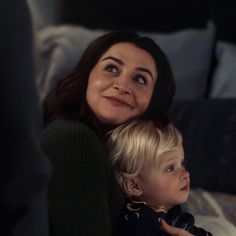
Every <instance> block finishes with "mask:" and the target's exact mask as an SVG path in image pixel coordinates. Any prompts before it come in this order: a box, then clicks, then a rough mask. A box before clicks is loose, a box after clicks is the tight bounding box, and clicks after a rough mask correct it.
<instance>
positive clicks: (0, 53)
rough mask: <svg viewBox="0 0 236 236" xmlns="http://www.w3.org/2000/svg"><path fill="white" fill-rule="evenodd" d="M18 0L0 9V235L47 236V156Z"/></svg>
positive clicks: (27, 29)
mask: <svg viewBox="0 0 236 236" xmlns="http://www.w3.org/2000/svg"><path fill="white" fill-rule="evenodd" d="M31 27H32V25H31V18H30V13H29V9H28V7H27V4H26V2H25V1H24V0H14V1H13V0H2V1H1V7H0V32H1V37H0V79H1V85H0V107H1V116H0V117H1V118H0V119H1V122H0V124H1V131H0V132H1V137H2V138H1V140H2V147H1V154H0V161H1V162H0V163H1V164H0V218H1V222H0V235H2V236H5V235H16V236H19V235H22V236H32V235H34V236H37V235H42V236H47V235H48V216H47V182H48V177H49V174H50V165H49V162H48V160H47V159H46V158H45V157H44V156H43V155H42V153H41V150H40V143H39V135H40V128H41V126H40V124H41V114H40V109H39V102H38V95H37V92H36V86H35V81H34V61H33V45H32V44H33V35H32V28H31Z"/></svg>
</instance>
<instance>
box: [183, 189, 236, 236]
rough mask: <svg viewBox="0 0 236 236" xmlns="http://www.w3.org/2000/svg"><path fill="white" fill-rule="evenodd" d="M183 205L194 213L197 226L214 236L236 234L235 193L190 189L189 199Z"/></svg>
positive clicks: (233, 235) (184, 208)
mask: <svg viewBox="0 0 236 236" xmlns="http://www.w3.org/2000/svg"><path fill="white" fill-rule="evenodd" d="M182 207H183V210H185V211H188V212H190V213H192V214H193V215H194V217H195V223H196V226H199V227H202V228H204V229H206V230H207V231H209V232H211V233H212V234H213V235H214V236H223V235H227V236H235V235H236V196H235V195H230V194H225V193H221V192H209V191H206V190H204V189H201V188H195V189H192V190H191V191H190V194H189V198H188V201H187V202H186V203H185V204H183V206H182Z"/></svg>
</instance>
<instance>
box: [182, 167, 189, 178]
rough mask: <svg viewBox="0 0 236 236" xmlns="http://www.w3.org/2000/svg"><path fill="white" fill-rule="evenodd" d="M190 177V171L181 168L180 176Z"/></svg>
mask: <svg viewBox="0 0 236 236" xmlns="http://www.w3.org/2000/svg"><path fill="white" fill-rule="evenodd" d="M189 177H190V173H189V172H188V171H187V170H186V169H185V168H183V170H182V172H181V178H189Z"/></svg>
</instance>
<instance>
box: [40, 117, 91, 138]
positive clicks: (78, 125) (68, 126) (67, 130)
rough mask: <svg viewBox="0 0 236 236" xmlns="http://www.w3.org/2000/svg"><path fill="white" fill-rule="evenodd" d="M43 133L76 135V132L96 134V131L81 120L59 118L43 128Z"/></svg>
mask: <svg viewBox="0 0 236 236" xmlns="http://www.w3.org/2000/svg"><path fill="white" fill-rule="evenodd" d="M42 133H43V135H60V134H63V135H64V134H68V135H74V134H76V133H83V134H86V133H87V134H94V135H95V132H94V131H93V130H92V129H91V128H90V127H88V126H87V125H86V124H84V123H82V122H80V121H66V120H61V119H57V120H55V121H53V122H52V123H50V124H49V125H48V126H47V127H46V128H44V129H43V132H42Z"/></svg>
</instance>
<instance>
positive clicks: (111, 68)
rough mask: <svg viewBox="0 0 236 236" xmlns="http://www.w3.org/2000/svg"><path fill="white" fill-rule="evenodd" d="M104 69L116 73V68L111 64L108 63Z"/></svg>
mask: <svg viewBox="0 0 236 236" xmlns="http://www.w3.org/2000/svg"><path fill="white" fill-rule="evenodd" d="M105 70H106V71H107V72H109V73H112V74H117V73H118V68H117V67H116V66H114V65H112V64H109V65H107V66H106V67H105Z"/></svg>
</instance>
